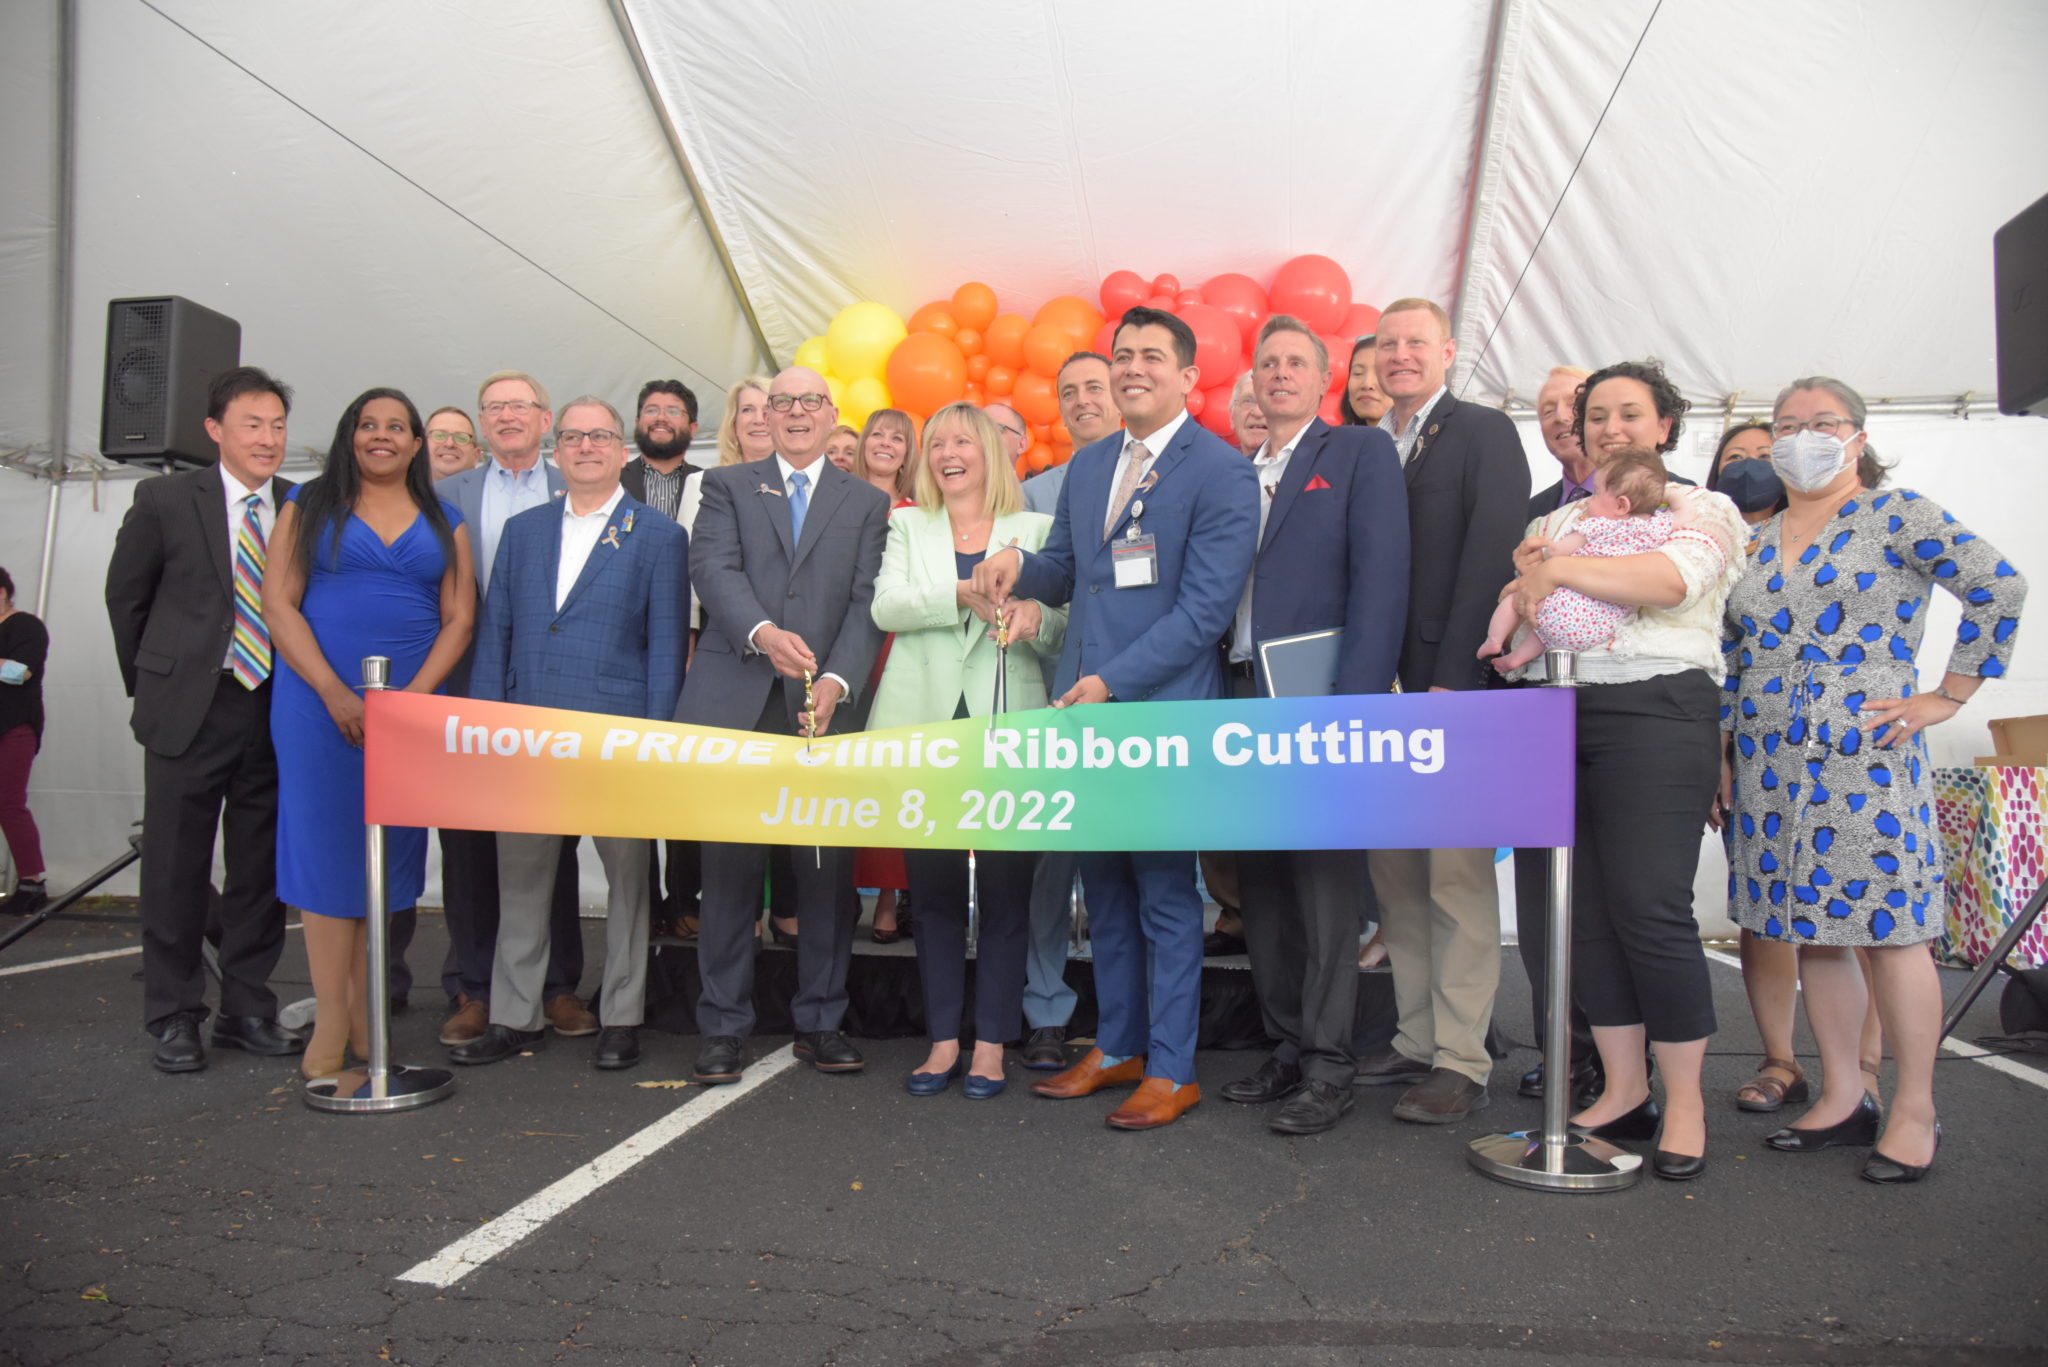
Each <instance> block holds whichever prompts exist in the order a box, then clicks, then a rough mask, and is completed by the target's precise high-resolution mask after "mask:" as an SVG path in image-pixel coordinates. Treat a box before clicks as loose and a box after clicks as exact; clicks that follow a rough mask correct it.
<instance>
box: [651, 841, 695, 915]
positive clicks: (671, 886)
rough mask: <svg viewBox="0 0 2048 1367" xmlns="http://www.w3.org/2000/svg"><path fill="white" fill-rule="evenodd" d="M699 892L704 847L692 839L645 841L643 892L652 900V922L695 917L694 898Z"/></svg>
mask: <svg viewBox="0 0 2048 1367" xmlns="http://www.w3.org/2000/svg"><path fill="white" fill-rule="evenodd" d="M664 865H666V866H667V867H666V869H664V867H663V866H664ZM664 874H665V875H666V876H664ZM703 890H704V847H703V846H702V845H701V844H699V843H698V842H697V841H695V840H650V841H648V842H647V891H648V893H649V895H650V896H651V897H652V899H653V905H652V906H651V907H650V910H651V911H652V913H653V917H654V919H655V920H656V921H673V920H675V919H676V918H678V917H682V916H695V915H696V914H697V898H698V895H699V894H700V893H702V892H703Z"/></svg>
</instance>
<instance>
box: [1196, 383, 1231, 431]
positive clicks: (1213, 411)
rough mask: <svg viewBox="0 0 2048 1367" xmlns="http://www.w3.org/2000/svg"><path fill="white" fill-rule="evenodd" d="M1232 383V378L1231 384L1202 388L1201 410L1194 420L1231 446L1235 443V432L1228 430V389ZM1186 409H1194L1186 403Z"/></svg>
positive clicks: (1229, 389)
mask: <svg viewBox="0 0 2048 1367" xmlns="http://www.w3.org/2000/svg"><path fill="white" fill-rule="evenodd" d="M1234 384H1235V381H1234V380H1233V382H1232V384H1219V385H1212V386H1210V387H1209V388H1208V389H1205V390H1202V391H1201V395H1202V411H1201V412H1200V413H1199V414H1196V421H1198V422H1200V423H1201V424H1202V426H1204V427H1206V428H1208V429H1209V430H1210V431H1211V432H1214V433H1215V434H1216V435H1217V436H1219V437H1221V438H1223V440H1225V441H1227V442H1229V443H1230V444H1231V446H1232V447H1233V448H1234V447H1236V445H1237V433H1235V432H1233V431H1231V430H1230V391H1231V389H1232V387H1233V385H1234ZM1188 397H1189V398H1193V397H1194V395H1193V394H1190V395H1188ZM1188 411H1189V412H1190V413H1193V412H1194V411H1195V409H1194V405H1193V404H1189V405H1188Z"/></svg>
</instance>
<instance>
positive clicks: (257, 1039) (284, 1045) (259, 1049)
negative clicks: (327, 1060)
mask: <svg viewBox="0 0 2048 1367" xmlns="http://www.w3.org/2000/svg"><path fill="white" fill-rule="evenodd" d="M213 1047H214V1048H216V1049H247V1050H248V1051H249V1052H250V1053H252V1054H270V1055H272V1056H274V1057H279V1058H282V1057H284V1056H285V1055H288V1054H303V1053H305V1052H306V1041H305V1040H304V1039H302V1038H300V1037H299V1036H297V1035H294V1034H293V1033H291V1031H289V1030H286V1029H285V1028H284V1027H282V1026H280V1025H279V1024H278V1023H277V1022H276V1021H274V1020H270V1019H269V1018H267V1017H264V1016H215V1017H214V1018H213Z"/></svg>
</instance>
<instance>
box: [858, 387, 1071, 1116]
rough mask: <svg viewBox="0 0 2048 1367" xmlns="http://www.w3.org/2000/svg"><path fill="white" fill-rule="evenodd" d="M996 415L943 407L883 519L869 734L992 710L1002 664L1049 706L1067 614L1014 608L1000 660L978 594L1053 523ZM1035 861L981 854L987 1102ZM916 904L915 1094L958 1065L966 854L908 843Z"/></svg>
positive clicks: (945, 1078)
mask: <svg viewBox="0 0 2048 1367" xmlns="http://www.w3.org/2000/svg"><path fill="white" fill-rule="evenodd" d="M1002 449H1003V448H1002V441H1001V437H1000V436H999V434H998V432H997V429H996V425H995V422H994V421H993V420H992V419H991V418H990V417H989V416H988V415H987V414H985V413H983V412H982V411H981V410H980V409H979V408H976V407H975V406H974V405H973V404H967V403H956V404H949V405H947V406H946V407H944V408H942V409H940V410H939V411H938V412H937V413H934V414H933V415H932V417H931V420H930V421H929V422H927V423H926V424H925V429H924V455H923V457H922V459H920V461H919V462H918V466H917V503H916V505H915V506H913V507H905V508H898V509H897V510H896V511H895V512H894V513H892V514H891V515H890V518H889V544H888V546H887V548H886V549H885V550H884V551H883V552H882V568H881V571H880V573H878V574H877V575H876V576H875V601H874V609H873V611H874V616H875V625H876V626H878V627H880V628H882V630H884V631H891V632H894V633H895V634H896V641H895V644H894V645H893V646H892V647H891V648H890V651H889V663H888V664H887V665H886V666H884V667H883V670H882V682H881V684H880V686H879V687H878V688H877V689H876V690H875V704H874V708H873V710H872V711H871V712H870V713H869V715H868V727H869V729H871V730H876V731H880V730H886V729H888V728H890V727H896V726H914V725H917V724H919V723H927V722H935V721H944V720H947V719H949V718H959V717H967V716H976V717H985V716H987V715H988V714H989V712H990V711H991V710H992V706H991V705H992V703H993V702H994V699H995V681H996V671H997V668H998V661H999V659H1000V660H1002V667H1003V669H1004V678H1005V679H1006V681H1007V687H1008V705H1009V707H1010V708H1011V709H1012V710H1017V711H1022V710H1024V709H1027V708H1034V707H1044V706H1045V705H1046V696H1045V673H1044V670H1043V669H1041V668H1040V666H1039V657H1040V656H1041V655H1042V654H1057V653H1058V651H1059V645H1060V639H1061V636H1062V633H1063V631H1064V629H1065V626H1066V612H1065V610H1064V609H1057V608H1041V607H1040V606H1039V605H1038V604H1036V603H1032V602H1028V601H1026V602H1013V603H1012V604H1011V605H1010V607H1009V610H1008V613H1007V625H1008V639H1009V652H1008V657H1007V659H1002V657H1001V655H1000V654H999V652H998V650H997V647H996V642H995V640H994V639H993V636H994V632H993V630H992V629H991V626H990V623H989V620H988V619H989V615H990V614H992V613H993V611H994V609H993V608H992V607H991V606H990V605H989V603H988V602H987V600H986V599H982V598H980V597H979V596H978V595H976V594H975V593H974V592H973V586H972V580H973V578H974V567H975V566H976V565H978V564H980V563H981V560H982V557H983V556H984V555H986V554H987V552H988V549H989V547H991V546H1010V545H1021V546H1023V547H1025V548H1026V549H1028V550H1037V549H1038V548H1039V547H1040V546H1042V545H1044V544H1045V537H1046V533H1047V532H1048V531H1050V530H1051V529H1052V519H1051V518H1049V517H1047V516H1046V515H1045V514H1043V513H1033V512H1026V511H1025V510H1024V495H1023V491H1022V490H1021V489H1019V487H1018V485H1017V474H1016V471H1015V470H1013V469H1012V468H1011V465H1010V462H1009V461H1008V460H1006V459H1005V458H1004V457H1003V455H1002ZM1036 861H1037V856H1036V855H1034V854H1031V853H1028V852H1014V851H996V850H983V851H982V852H981V853H980V856H979V858H978V859H977V861H976V864H977V869H976V873H977V877H976V880H975V881H976V890H977V892H978V893H979V901H978V906H979V910H980V913H981V938H980V942H979V943H978V944H977V945H976V946H975V965H974V988H975V993H974V995H975V1002H974V1059H973V1062H972V1064H971V1065H970V1066H968V1068H967V1070H966V1071H967V1077H966V1080H965V1081H964V1082H963V1083H962V1084H961V1090H962V1091H963V1092H965V1093H966V1094H967V1095H968V1096H969V1097H971V1098H974V1099H976V1100H981V1099H984V1098H987V1097H992V1096H994V1095H995V1094H996V1093H998V1092H1000V1091H1002V1089H1003V1082H1004V1079H1003V1045H1004V1043H1005V1042H1007V1041H1008V1040H1011V1039H1013V1038H1015V1037H1016V1036H1017V1035H1018V1034H1020V1033H1021V1032H1022V1029H1023V1024H1024V940H1025V934H1026V930H1027V928H1028V926H1029V924H1030V919H1031V907H1030V902H1031V874H1032V869H1033V866H1034V865H1035V863H1036ZM904 863H905V864H906V865H907V866H908V869H909V873H910V895H911V897H912V898H913V899H915V901H916V903H917V913H918V916H917V968H918V976H919V978H920V979H921V980H922V982H923V985H924V1012H925V1025H926V1029H927V1030H928V1031H929V1033H930V1035H931V1040H932V1048H931V1053H930V1054H929V1055H928V1056H927V1057H926V1059H925V1061H924V1064H923V1066H921V1067H920V1068H918V1069H917V1070H916V1071H915V1072H913V1073H912V1074H911V1075H910V1076H909V1077H908V1078H907V1079H905V1081H904V1086H905V1087H906V1088H907V1089H908V1090H909V1091H910V1092H911V1093H912V1094H913V1095H917V1096H931V1095H934V1094H936V1093H938V1092H942V1091H944V1090H945V1089H946V1086H947V1084H948V1083H949V1082H951V1081H952V1079H953V1077H954V1075H955V1074H957V1073H959V1072H960V1071H961V1065H962V1063H963V1062H964V1061H963V1060H962V1059H961V1057H960V1017H961V1014H962V1011H963V1006H964V998H965V996H966V989H967V971H966V961H967V891H968V889H967V877H968V874H967V852H966V851H965V850H906V851H904Z"/></svg>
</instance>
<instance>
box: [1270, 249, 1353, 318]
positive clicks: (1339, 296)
mask: <svg viewBox="0 0 2048 1367" xmlns="http://www.w3.org/2000/svg"><path fill="white" fill-rule="evenodd" d="M1268 298H1270V299H1271V301H1272V306H1273V311H1274V312H1275V313H1291V314H1293V315H1294V316H1295V317H1297V318H1299V319H1301V321H1302V322H1304V323H1307V324H1308V325H1309V326H1310V327H1312V328H1314V329H1315V330H1316V331H1317V332H1330V331H1333V330H1334V329H1335V328H1337V327H1338V325H1340V324H1341V323H1343V321H1344V314H1345V312H1346V311H1347V310H1349V309H1350V307H1351V277H1350V276H1349V275H1346V274H1345V273H1344V268H1343V267H1342V266H1340V265H1338V264H1337V263H1336V262H1334V261H1332V260H1331V259H1330V258H1329V257H1327V256H1314V255H1309V256H1297V257H1295V258H1294V259H1293V260H1291V261H1288V262H1287V263H1285V264H1284V265H1282V266H1281V267H1280V270H1279V273H1278V274H1276V275H1275V276H1274V277H1273V288H1272V290H1271V291H1269V293H1268Z"/></svg>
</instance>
